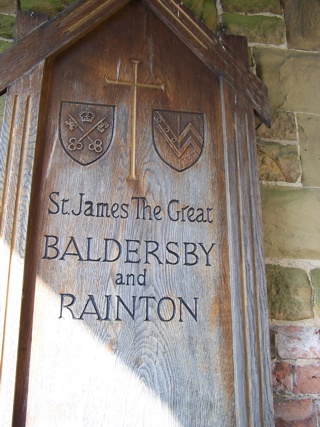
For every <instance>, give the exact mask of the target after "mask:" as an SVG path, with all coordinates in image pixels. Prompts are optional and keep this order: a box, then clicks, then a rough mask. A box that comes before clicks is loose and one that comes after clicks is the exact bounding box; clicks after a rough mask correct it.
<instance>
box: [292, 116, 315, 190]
mask: <svg viewBox="0 0 320 427" xmlns="http://www.w3.org/2000/svg"><path fill="white" fill-rule="evenodd" d="M297 119H298V129H299V141H300V149H301V151H300V154H301V162H302V184H303V185H305V186H311V187H319V186H320V173H319V171H320V117H319V116H314V115H305V114H298V115H297Z"/></svg>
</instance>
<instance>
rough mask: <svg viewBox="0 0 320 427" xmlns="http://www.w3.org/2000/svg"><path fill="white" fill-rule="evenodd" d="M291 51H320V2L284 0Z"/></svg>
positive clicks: (317, 0) (312, 0)
mask: <svg viewBox="0 0 320 427" xmlns="http://www.w3.org/2000/svg"><path fill="white" fill-rule="evenodd" d="M282 5H283V9H284V17H285V21H286V29H287V41H288V47H289V48H290V49H305V50H320V25H319V21H320V2H319V0H282Z"/></svg>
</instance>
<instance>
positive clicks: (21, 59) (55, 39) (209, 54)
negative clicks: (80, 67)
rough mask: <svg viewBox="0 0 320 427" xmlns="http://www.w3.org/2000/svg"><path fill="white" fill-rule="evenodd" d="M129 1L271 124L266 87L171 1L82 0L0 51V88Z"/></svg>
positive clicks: (220, 43) (187, 12)
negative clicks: (147, 11)
mask: <svg viewBox="0 0 320 427" xmlns="http://www.w3.org/2000/svg"><path fill="white" fill-rule="evenodd" d="M130 1H141V2H142V3H143V4H145V5H146V6H147V7H149V8H150V9H151V10H152V11H153V12H154V13H155V15H156V16H157V17H158V18H159V19H160V20H161V21H162V22H164V24H166V25H167V26H168V27H169V28H170V29H171V30H172V31H173V33H174V34H175V35H176V36H177V37H178V38H179V39H180V40H181V41H182V42H183V43H184V44H186V45H187V46H188V47H189V49H190V50H191V51H192V52H193V53H194V54H195V55H196V56H197V57H198V58H199V59H200V60H201V61H202V62H203V63H204V64H205V65H206V66H207V67H208V68H209V69H210V70H212V71H213V72H214V73H216V74H218V75H219V76H220V77H222V78H224V79H225V80H226V81H227V82H228V83H229V84H230V85H231V86H232V87H233V89H234V90H235V91H236V92H237V93H241V94H242V95H244V96H245V97H246V98H247V100H248V101H249V103H250V104H251V105H252V107H253V108H254V110H255V111H256V113H257V115H258V116H259V117H260V118H261V119H262V120H263V122H264V123H265V124H266V125H268V126H270V107H269V101H268V95H267V88H266V86H265V85H264V84H263V82H261V81H260V80H259V79H258V78H257V77H256V76H255V75H254V74H253V73H252V72H251V71H250V70H249V69H248V68H247V67H246V66H245V64H243V63H242V62H241V60H239V59H238V58H236V57H235V56H234V55H233V54H232V53H231V51H230V50H229V49H228V48H227V46H226V45H224V44H223V43H222V42H221V41H220V40H219V39H218V38H217V37H216V36H215V35H214V34H213V32H211V31H210V30H209V29H208V28H207V27H206V26H205V25H203V24H202V23H201V22H200V21H199V20H198V19H197V18H196V17H195V16H194V15H193V14H192V13H191V12H190V11H189V10H188V9H187V8H186V7H184V6H183V5H181V4H180V3H179V2H176V1H175V0H80V1H79V2H78V3H76V4H75V5H73V6H71V7H70V8H69V9H67V10H66V11H65V12H63V13H61V14H60V15H58V16H57V17H56V18H55V19H52V20H51V21H48V22H46V23H44V24H42V25H41V26H40V27H38V28H36V29H35V30H34V31H32V32H31V33H29V34H28V35H27V36H25V37H23V38H22V39H20V40H19V41H17V43H16V44H15V45H14V46H13V47H11V48H10V49H8V50H7V51H5V52H4V53H3V54H2V55H0V91H3V90H5V89H6V87H8V86H9V85H10V84H11V83H13V82H14V81H15V80H16V79H17V78H19V77H20V76H21V75H23V74H24V73H26V72H27V71H29V70H30V69H32V68H33V67H34V66H35V65H36V64H37V63H39V62H41V61H43V60H45V59H47V58H49V57H50V56H52V55H55V54H57V53H59V52H61V51H63V50H64V49H66V48H67V47H69V46H70V45H71V44H73V43H74V42H76V41H77V40H79V39H80V38H81V37H83V36H85V35H86V34H87V33H89V32H90V31H91V30H93V29H94V28H95V27H96V26H98V25H99V24H101V23H102V22H104V21H106V20H108V19H109V18H110V17H111V16H112V15H113V14H115V13H116V12H118V11H119V10H120V9H121V8H123V7H125V6H126V5H127V4H128V3H129V2H130Z"/></svg>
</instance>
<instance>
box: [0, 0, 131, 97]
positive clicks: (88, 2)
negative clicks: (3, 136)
mask: <svg viewBox="0 0 320 427" xmlns="http://www.w3.org/2000/svg"><path fill="white" fill-rule="evenodd" d="M130 1H131V0H80V1H78V2H77V3H75V4H74V5H72V6H70V7H69V8H68V9H66V10H65V11H63V12H62V13H61V14H59V15H57V16H56V17H55V18H53V19H51V20H49V21H47V22H45V23H43V24H42V25H40V26H39V27H37V28H36V29H35V30H33V31H32V32H30V33H29V34H27V35H26V36H25V37H23V38H21V39H20V40H18V41H17V42H16V43H15V44H14V45H13V46H12V47H11V48H9V49H8V50H6V51H5V52H3V53H2V54H1V55H0V92H1V91H3V90H5V89H6V88H7V87H8V86H9V85H10V84H11V83H13V82H14V81H15V80H16V79H18V78H19V77H21V76H22V75H23V74H24V73H26V72H28V71H29V70H31V69H32V68H33V67H34V66H35V65H36V64H37V63H38V62H41V61H43V60H45V59H47V58H49V57H50V56H52V55H55V54H57V53H59V52H60V51H62V50H64V49H66V48H67V47H69V46H70V45H71V44H73V43H75V42H76V41H77V40H79V39H80V38H81V37H82V36H84V35H85V34H87V33H89V32H90V31H91V30H93V29H94V28H95V27H97V26H98V25H99V24H101V23H102V22H103V21H105V20H106V19H108V18H109V17H110V16H112V15H113V14H114V13H116V12H117V11H118V10H120V9H121V8H122V7H123V6H125V5H126V4H128V3H129V2H130ZM8 70H10V72H9V73H8Z"/></svg>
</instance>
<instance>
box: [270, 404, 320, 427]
mask: <svg viewBox="0 0 320 427" xmlns="http://www.w3.org/2000/svg"><path fill="white" fill-rule="evenodd" d="M274 412H275V414H274V415H275V426H276V427H293V426H294V427H316V426H317V415H316V407H315V405H314V403H313V401H312V399H303V400H284V401H276V402H275V404H274Z"/></svg>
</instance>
